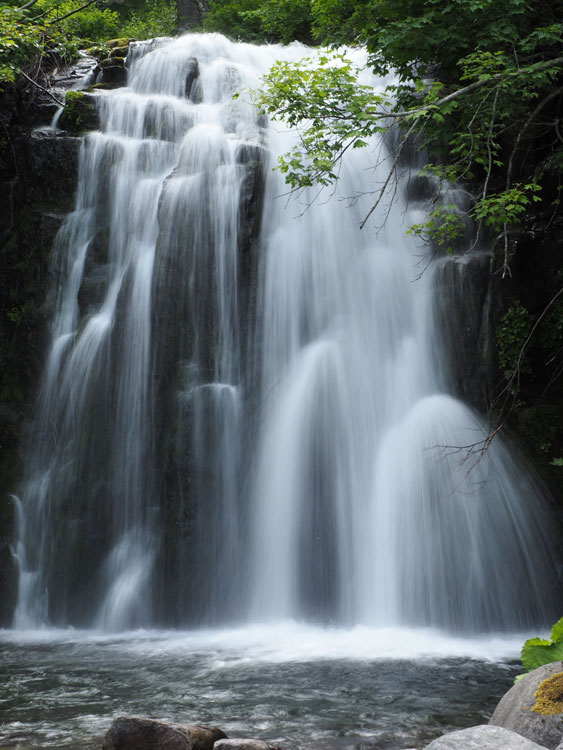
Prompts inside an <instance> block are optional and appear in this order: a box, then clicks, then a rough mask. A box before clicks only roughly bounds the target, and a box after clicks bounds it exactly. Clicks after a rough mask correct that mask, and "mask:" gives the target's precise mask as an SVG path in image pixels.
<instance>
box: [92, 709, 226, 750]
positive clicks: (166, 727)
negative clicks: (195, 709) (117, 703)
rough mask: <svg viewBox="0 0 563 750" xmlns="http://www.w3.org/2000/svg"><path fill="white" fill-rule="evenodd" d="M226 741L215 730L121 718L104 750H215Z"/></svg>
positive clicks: (111, 731) (117, 720)
mask: <svg viewBox="0 0 563 750" xmlns="http://www.w3.org/2000/svg"><path fill="white" fill-rule="evenodd" d="M224 737H226V735H225V734H224V732H222V731H221V730H220V729H217V728H215V727H202V726H198V725H196V724H171V723H168V722H163V721H157V720H155V719H143V718H138V717H135V716H120V717H118V718H117V719H114V721H113V723H112V725H111V727H110V728H109V730H108V731H107V733H106V736H105V737H104V742H103V745H102V750H212V748H213V744H214V743H215V742H216V740H219V739H222V738H224Z"/></svg>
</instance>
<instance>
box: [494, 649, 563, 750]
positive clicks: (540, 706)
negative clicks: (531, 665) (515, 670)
mask: <svg viewBox="0 0 563 750" xmlns="http://www.w3.org/2000/svg"><path fill="white" fill-rule="evenodd" d="M556 675H561V678H560V682H559V683H558V684H559V685H560V691H559V692H560V695H559V699H558V700H556V699H554V698H556V696H555V697H554V695H553V689H554V687H557V680H556V681H555V682H554V680H553V678H554V677H556ZM562 702H563V662H561V661H556V662H553V663H552V664H545V665H544V666H543V667H539V669H534V671H533V672H530V673H529V674H526V675H524V676H523V677H522V678H521V679H519V680H518V682H517V683H516V684H515V685H513V686H512V687H511V688H510V690H509V691H508V693H506V695H504V696H503V698H502V699H501V701H500V703H499V704H498V706H497V707H496V709H495V712H494V713H493V715H492V717H491V721H490V723H491V724H495V725H496V726H499V727H504V728H505V729H511V730H512V731H513V732H518V734H521V735H522V736H523V737H527V738H528V739H529V740H532V741H533V742H538V743H539V744H540V745H544V746H545V747H547V748H550V750H554V749H555V748H557V746H558V745H559V743H560V742H561V740H562V739H563V712H562V711H561V708H562Z"/></svg>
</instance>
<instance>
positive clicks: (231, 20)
mask: <svg viewBox="0 0 563 750" xmlns="http://www.w3.org/2000/svg"><path fill="white" fill-rule="evenodd" d="M312 22H313V17H312V7H311V3H310V2H309V0H283V2H280V0H262V1H261V2H257V0H214V2H212V3H211V9H210V11H209V13H208V14H207V16H206V18H205V21H204V27H205V29H206V30H208V31H220V32H221V33H223V34H226V35H227V36H230V37H231V38H232V39H241V40H243V41H248V42H283V43H284V44H288V43H289V42H292V41H294V40H296V39H297V40H300V41H302V42H306V43H311V42H313V40H314V37H313V31H312Z"/></svg>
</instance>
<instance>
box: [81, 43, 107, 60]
mask: <svg viewBox="0 0 563 750" xmlns="http://www.w3.org/2000/svg"><path fill="white" fill-rule="evenodd" d="M84 52H86V54H87V55H90V57H95V58H96V60H104V59H105V58H106V57H109V47H106V45H104V44H97V45H94V46H93V47H88V49H85V50H84Z"/></svg>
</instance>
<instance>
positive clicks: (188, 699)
mask: <svg viewBox="0 0 563 750" xmlns="http://www.w3.org/2000/svg"><path fill="white" fill-rule="evenodd" d="M528 635H529V634H516V635H510V636H506V635H500V636H498V637H491V636H487V637H483V638H453V637H448V636H446V635H444V634H442V633H439V632H435V631H423V630H409V629H395V628H393V629H370V628H360V627H358V628H353V629H349V630H342V629H320V628H314V627H309V626H303V625H299V624H295V623H285V624H280V625H275V626H268V627H266V626H254V627H248V626H246V627H241V628H234V629H224V630H206V631H203V630H202V631H191V632H177V631H169V632H162V631H158V632H152V631H135V632H132V633H126V634H119V635H108V634H100V633H95V632H90V631H88V632H84V631H73V630H64V631H61V630H58V631H55V630H41V631H32V632H31V631H26V632H19V633H16V632H14V631H6V630H5V631H0V750H16V749H17V750H23V749H24V748H25V750H31V748H70V747H73V748H76V747H80V748H81V749H86V748H100V747H101V742H102V738H103V735H104V734H105V732H106V731H107V729H108V727H109V725H110V724H111V721H112V719H113V718H114V717H115V716H118V715H123V714H131V715H137V716H149V717H153V718H158V719H164V720H170V721H175V722H180V723H182V722H186V723H200V724H202V723H205V724H212V725H215V726H219V727H221V728H222V729H223V730H224V731H225V732H226V733H227V734H228V735H229V736H233V737H236V736H239V737H244V736H251V737H257V738H260V739H266V740H268V741H270V742H273V743H275V744H279V745H280V746H282V747H283V748H290V747H291V748H302V749H303V750H321V749H322V750H331V749H334V750H336V749H338V750H376V749H377V748H382V749H383V748H385V749H386V750H391V749H395V748H396V749H399V748H410V747H412V748H421V747H424V746H425V744H426V743H428V742H429V741H430V740H431V739H433V738H434V737H436V736H438V735H440V734H443V733H444V732H446V731H449V730H453V729H459V728H462V727H466V726H471V725H473V724H479V723H483V722H485V721H487V720H488V718H489V716H490V715H491V713H492V711H493V709H494V707H495V705H496V703H497V702H498V700H499V699H500V697H501V696H502V694H503V693H504V692H505V691H506V690H507V689H508V688H509V687H510V686H511V684H512V682H513V680H514V677H515V675H516V674H518V673H519V672H521V671H522V670H521V667H520V666H519V662H518V652H519V649H520V647H521V644H522V642H523V640H524V639H525V638H526V637H527V636H528Z"/></svg>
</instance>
